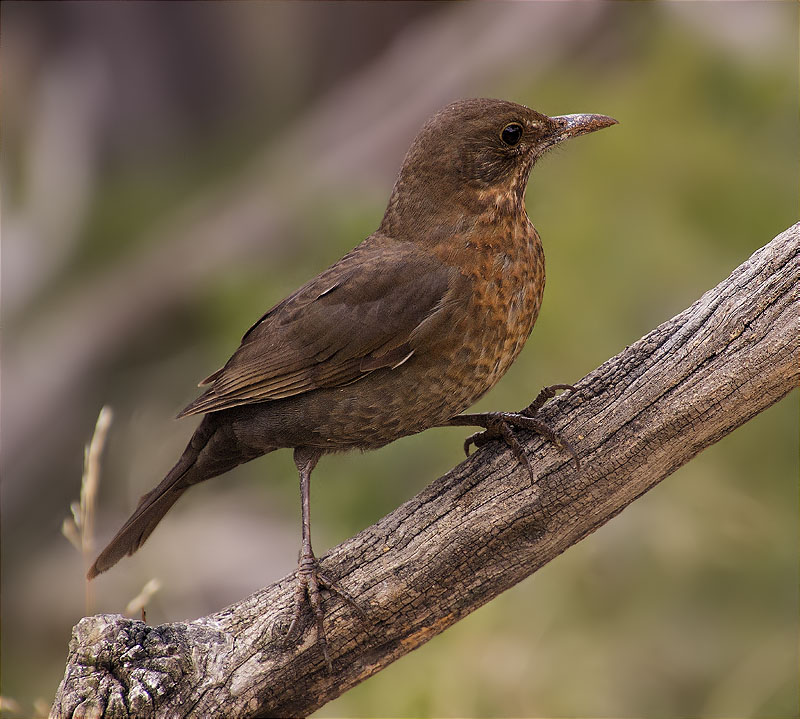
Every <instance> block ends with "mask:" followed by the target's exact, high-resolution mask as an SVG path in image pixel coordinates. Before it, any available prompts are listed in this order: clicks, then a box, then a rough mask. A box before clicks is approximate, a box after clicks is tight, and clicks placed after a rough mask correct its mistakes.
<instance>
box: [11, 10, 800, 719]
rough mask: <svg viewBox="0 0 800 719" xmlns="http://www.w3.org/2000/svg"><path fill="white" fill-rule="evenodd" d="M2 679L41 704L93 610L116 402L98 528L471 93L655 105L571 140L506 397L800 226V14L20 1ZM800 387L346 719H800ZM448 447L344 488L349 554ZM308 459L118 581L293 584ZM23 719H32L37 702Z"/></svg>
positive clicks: (206, 595) (545, 182)
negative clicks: (87, 587)
mask: <svg viewBox="0 0 800 719" xmlns="http://www.w3.org/2000/svg"><path fill="white" fill-rule="evenodd" d="M1 12H2V23H3V36H2V42H1V43H0V51H2V64H3V85H4V87H3V94H4V97H3V100H4V102H3V124H2V125H3V126H2V147H3V152H2V164H1V166H0V170H1V171H2V204H3V216H2V242H3V245H2V252H3V266H2V273H3V274H2V287H3V303H2V311H3V326H4V333H5V338H4V342H3V347H2V350H3V397H2V426H3V435H2V442H3V446H2V461H3V467H2V629H3V634H2V687H1V688H0V689H1V691H2V694H3V695H4V696H7V697H11V698H13V699H14V700H15V701H16V702H17V703H18V704H19V707H20V709H19V711H18V712H16V714H17V715H20V716H29V715H30V714H31V712H32V711H33V706H34V702H35V701H36V700H37V699H38V700H39V704H38V705H39V706H40V707H41V706H42V705H46V704H47V703H49V701H50V700H51V699H52V696H53V694H54V692H55V688H56V686H57V683H58V681H59V680H60V678H61V676H62V674H63V665H64V661H65V658H66V648H67V643H68V641H69V636H70V630H71V627H72V626H73V625H74V624H75V623H76V622H77V621H78V619H79V618H80V617H81V616H82V615H83V614H84V613H85V612H86V611H87V609H86V607H85V606H84V582H83V578H82V577H83V573H84V568H83V565H82V560H81V557H80V556H79V554H78V553H77V552H76V551H75V550H74V549H73V548H72V547H71V545H69V544H68V542H67V541H66V540H65V539H64V538H63V537H62V536H61V534H60V527H61V522H62V520H63V518H64V517H65V516H67V514H68V512H69V509H68V507H69V503H70V502H71V501H73V500H74V499H76V498H77V496H78V492H79V483H80V475H81V464H82V454H83V445H84V443H85V442H86V441H88V439H89V437H90V436H91V432H92V428H93V425H94V421H95V418H96V416H97V412H98V410H99V409H100V407H101V406H102V405H103V404H109V405H110V406H112V407H113V410H114V413H115V420H114V423H113V425H112V427H111V432H110V435H109V441H108V445H107V448H106V452H105V457H104V462H103V478H102V481H103V484H102V486H101V490H100V498H99V508H98V516H97V533H98V544H101V543H103V542H104V541H105V540H107V539H108V538H109V537H110V536H111V534H112V533H113V532H114V531H115V530H116V529H117V528H118V526H119V525H120V523H121V522H122V521H123V520H124V519H125V518H126V517H127V515H128V513H129V511H130V509H131V508H132V507H133V505H134V504H135V502H136V499H137V498H138V496H139V495H140V494H142V493H143V492H145V491H146V490H148V489H150V488H151V487H152V486H154V484H155V483H156V482H157V481H158V480H160V478H161V476H162V475H163V474H164V473H165V472H166V470H167V469H169V467H170V466H171V464H172V462H173V461H174V460H175V458H176V457H177V455H178V454H179V452H180V451H181V449H182V448H183V445H184V444H185V442H186V440H187V438H188V436H189V434H190V433H191V431H192V428H193V422H192V420H185V421H182V422H173V421H172V419H171V418H172V417H173V416H174V414H175V413H176V412H177V411H178V410H179V409H180V408H181V407H183V406H184V404H186V403H187V402H188V401H190V400H191V399H192V398H193V397H194V396H195V394H196V389H195V387H194V385H195V383H196V381H198V380H199V379H201V378H202V377H205V376H206V375H207V374H208V373H209V372H211V371H212V370H213V369H215V368H217V367H218V366H219V365H220V364H221V363H222V362H224V360H225V359H226V358H227V357H228V356H229V354H230V353H231V352H232V351H233V349H235V347H236V346H237V343H238V340H239V338H240V336H241V334H242V333H243V332H244V330H246V329H247V327H248V326H249V325H250V324H251V323H252V321H254V320H255V319H256V318H257V317H258V316H259V315H260V314H261V313H262V312H263V311H265V310H266V309H268V308H269V307H270V306H271V305H272V304H273V303H274V302H276V301H278V300H280V299H281V298H282V297H284V296H285V295H286V294H287V293H288V292H290V291H292V290H293V289H294V288H295V287H296V286H297V285H298V284H300V283H302V282H303V281H305V280H306V279H308V278H310V277H311V276H313V275H314V274H316V273H317V272H318V271H319V270H321V269H323V268H324V267H326V266H327V265H328V264H330V263H331V262H333V261H335V260H336V259H338V257H340V256H341V255H342V254H343V253H344V252H346V251H347V250H349V249H350V248H351V247H352V246H354V245H355V244H356V243H357V242H359V241H360V240H361V239H362V238H363V237H365V236H366V235H367V234H369V233H370V232H371V231H372V230H373V229H375V227H376V226H377V224H378V222H379V221H380V218H381V216H382V212H383V208H384V203H385V201H386V199H387V197H388V193H389V190H390V188H391V185H392V182H393V179H394V174H395V173H396V171H397V169H398V167H399V165H400V162H401V161H402V158H403V154H404V152H405V149H406V148H407V146H408V143H409V142H410V140H411V138H412V137H413V136H414V134H415V133H416V131H417V129H418V128H419V127H420V126H421V125H422V123H423V122H424V121H425V119H426V118H427V117H428V116H429V115H430V114H432V113H433V112H434V111H436V110H437V109H438V108H439V107H441V106H443V105H445V104H446V103H448V102H450V101H452V100H454V99H457V98H460V97H470V96H489V97H502V98H506V99H510V100H515V101H517V102H521V103H524V104H527V105H529V106H531V107H534V108H536V109H538V110H541V111H543V112H546V113H549V114H566V113H572V112H597V113H604V114H608V115H612V116H614V117H616V118H617V119H618V120H619V121H620V125H619V127H615V128H612V129H610V130H607V131H605V132H602V133H598V134H597V135H592V136H591V137H588V138H583V139H580V140H576V141H575V142H571V143H568V144H567V145H565V146H563V148H559V150H558V151H555V152H553V153H551V155H550V156H548V157H547V158H545V159H544V160H543V161H542V162H541V163H540V164H539V165H538V166H537V168H536V169H535V170H534V173H533V178H532V180H531V183H530V186H529V191H528V198H527V201H528V212H529V214H530V216H531V218H532V220H533V221H534V223H535V224H536V226H537V228H538V229H539V231H540V233H541V235H542V238H543V242H544V245H545V251H546V254H547V262H548V287H547V291H546V293H545V301H544V305H543V308H542V313H541V315H540V319H539V321H538V324H537V326H536V329H535V330H534V333H533V335H532V337H531V340H530V342H529V343H528V345H527V347H526V349H525V351H524V352H523V354H522V355H521V357H520V359H519V360H518V361H517V363H516V364H515V366H514V367H513V368H512V369H511V371H510V372H509V373H508V375H507V377H506V378H505V379H504V380H503V381H502V382H501V383H500V384H499V386H498V387H497V388H496V389H495V390H493V391H492V392H491V393H490V394H489V395H488V396H487V397H485V398H484V399H483V400H482V401H481V402H480V403H479V405H477V408H478V409H499V408H503V409H514V408H518V407H519V406H522V405H523V404H525V402H527V401H528V399H529V398H532V397H533V396H534V395H535V394H536V392H537V391H538V389H539V388H540V387H541V386H543V385H546V384H551V383H560V382H575V381H577V380H578V379H580V378H581V377H582V376H583V375H584V374H586V373H587V372H589V371H590V370H592V369H593V368H595V367H596V366H597V365H599V364H600V363H602V362H603V361H605V360H606V359H607V358H608V357H610V356H611V355H613V354H615V353H617V352H618V351H620V350H621V349H622V348H623V347H624V346H625V345H626V344H630V343H632V342H634V341H635V340H636V339H638V338H639V337H640V336H641V335H643V334H644V333H646V332H647V331H649V330H650V329H652V328H653V327H655V326H656V325H657V324H658V323H660V322H662V321H664V320H666V319H668V318H669V317H671V316H673V315H674V314H676V313H677V312H679V311H680V310H682V309H683V308H685V307H686V306H688V305H689V304H690V303H691V302H693V301H694V300H695V299H696V298H697V297H699V296H700V295H701V294H702V293H703V292H704V291H705V290H707V289H709V288H710V287H712V286H714V285H715V284H716V283H718V282H719V281H721V280H722V279H724V278H725V277H726V276H727V275H728V274H729V272H730V271H731V270H732V269H733V268H734V267H736V266H737V265H739V264H740V263H741V262H743V261H744V260H745V259H746V258H747V257H748V256H749V255H750V254H751V253H752V252H753V251H755V250H756V249H758V248H759V247H760V246H762V245H764V244H766V243H767V242H768V241H769V240H770V239H772V237H773V236H774V235H776V234H778V233H779V232H780V231H782V230H783V229H785V228H786V227H788V226H789V225H790V224H792V223H793V222H795V221H796V220H797V206H798V132H797V130H798V117H797V94H798V69H797V57H798V47H797V44H798V43H797V21H798V17H797V15H798V11H797V5H796V4H794V3H761V2H757V3H756V2H754V3H749V2H734V3H727V2H720V3H582V2H575V3H573V2H562V3H535V2H531V3H460V4H438V3H380V4H378V3H375V4H373V3H346V4H345V3H322V4H311V3H264V4H262V3H224V4H217V3H202V4H159V3H141V4H137V3H125V4H95V3H58V4H50V3H3V6H2V11H1ZM797 435H798V414H797V393H793V394H792V395H791V397H790V398H788V399H786V400H784V401H783V402H781V403H779V404H778V405H776V406H775V407H773V408H772V409H770V410H768V411H766V412H764V413H763V414H762V415H760V416H758V417H757V418H755V419H754V420H752V421H751V422H750V423H748V424H747V425H745V426H744V427H742V428H741V429H739V430H737V431H736V432H735V434H734V435H732V436H729V437H728V438H726V439H725V440H723V441H721V442H720V443H718V444H717V445H716V446H714V447H712V448H710V449H708V450H707V451H706V452H704V453H703V454H702V455H700V456H699V457H697V458H696V459H695V460H694V461H693V462H691V463H690V464H689V465H687V466H686V467H684V468H683V469H681V470H680V471H678V472H677V473H675V474H674V475H673V476H672V477H670V478H668V479H667V480H666V481H665V482H664V483H663V484H662V485H660V486H659V487H657V488H656V489H654V490H653V491H651V492H650V493H648V494H647V495H646V496H644V497H642V498H641V499H639V500H638V501H636V502H635V503H634V504H633V505H631V506H630V507H629V508H628V509H626V510H625V512H623V513H622V514H621V515H620V516H618V517H617V518H615V519H614V520H613V521H612V522H610V523H609V524H608V525H606V526H605V527H603V528H602V529H600V530H599V531H597V532H595V533H594V534H592V535H591V536H590V537H588V538H587V539H586V540H585V541H583V542H582V543H581V544H579V545H577V546H575V547H573V548H572V549H570V550H569V551H568V552H567V553H565V554H564V555H563V556H561V557H559V558H558V559H557V560H555V561H554V562H552V563H551V564H550V565H548V566H546V567H545V568H544V569H542V570H541V571H540V572H538V573H537V574H536V575H535V576H534V577H533V578H531V579H529V580H527V581H525V582H523V583H522V584H520V585H518V586H517V587H515V588H514V589H513V590H511V591H509V592H507V593H506V594H504V595H502V596H501V597H499V598H498V599H496V600H495V601H493V602H491V603H490V604H489V605H487V606H486V607H484V608H482V609H480V610H479V611H477V612H475V613H474V614H473V615H471V616H470V617H468V618H467V619H466V620H464V621H462V622H460V623H459V624H458V625H456V626H455V627H453V628H452V629H450V630H448V631H447V632H445V633H444V634H443V635H441V636H439V637H437V638H435V639H433V640H432V641H431V642H430V643H428V644H427V645H425V646H424V647H422V648H421V649H419V650H417V651H415V652H413V653H412V654H411V655H409V656H407V657H405V658H403V659H402V660H400V661H398V662H397V663H395V664H394V665H393V666H391V667H389V668H388V669H387V670H386V671H384V672H382V673H381V674H379V675H377V676H376V677H374V678H372V679H370V680H368V681H367V682H365V683H363V684H362V685H360V686H359V687H357V688H355V689H354V690H352V691H350V692H348V693H347V694H346V695H344V696H343V697H341V698H340V699H338V700H337V701H335V702H332V703H331V704H329V705H328V706H326V707H324V708H323V709H321V710H320V711H319V712H318V714H317V715H318V716H443V717H446V716H469V717H472V716H474V717H483V716H487V717H488V716H532V717H533V716H578V715H580V716H588V717H599V716H620V717H653V718H659V717H682V716H712V717H716V716H719V717H723V716H725V717H730V716H736V717H775V716H781V717H788V716H797V715H798V689H797V667H798V649H797V636H798V489H797V474H798V473H797V470H798V467H797ZM464 436H465V432H464V431H462V430H458V429H447V430H444V429H439V430H432V431H428V432H425V433H423V434H422V435H419V436H415V437H410V438H407V439H404V440H401V441H399V442H396V443H394V444H393V445H390V446H388V447H386V448H384V449H382V450H380V451H377V452H372V453H370V454H365V455H355V454H353V455H345V456H338V457H331V458H326V459H325V460H324V461H323V462H322V464H321V466H320V468H319V469H318V470H317V472H316V473H315V486H314V491H313V497H312V503H313V507H314V510H313V511H314V531H315V547H316V548H317V550H318V551H319V552H320V553H322V552H324V551H325V549H326V548H327V547H330V546H332V545H334V544H336V543H338V542H340V541H342V540H344V539H345V538H347V537H349V536H351V535H352V534H354V533H356V532H357V531H359V530H360V529H362V528H363V527H365V526H367V525H369V524H371V523H372V522H374V521H376V520H377V519H378V518H379V517H381V516H382V515H384V514H385V513H387V512H390V511H391V510H392V509H394V508H395V507H396V506H397V505H398V504H400V503H401V502H402V501H404V500H405V499H407V498H408V497H410V496H412V495H413V494H414V493H416V492H417V491H419V490H420V489H421V488H422V487H424V486H425V485H426V484H427V483H428V482H429V481H430V480H431V479H433V478H434V477H436V476H438V475H439V474H441V473H443V472H444V471H446V470H447V469H449V468H450V467H451V466H453V465H454V464H456V463H457V462H459V461H460V459H461V444H462V441H463V438H464ZM296 484H297V479H296V473H295V471H294V467H293V465H292V461H291V456H290V453H289V452H280V453H275V454H273V455H270V456H268V457H266V458H264V459H262V460H259V461H257V462H253V463H250V464H248V465H245V466H243V467H240V468H238V469H237V470H235V471H234V472H231V473H230V474H229V475H226V477H225V479H224V480H218V481H215V482H211V483H208V484H207V486H200V487H197V488H195V489H193V490H192V492H190V493H188V495H187V496H186V497H185V498H184V499H182V501H181V502H180V503H179V504H178V505H177V506H176V508H175V509H174V510H173V511H172V512H171V513H170V515H169V516H168V518H167V519H166V520H165V521H164V522H163V524H162V525H161V526H160V527H159V529H158V531H157V532H156V533H155V534H154V536H153V537H152V538H151V539H150V541H149V542H148V543H147V545H146V546H145V547H144V548H143V549H142V550H141V551H140V552H139V553H138V554H137V555H136V556H135V557H133V558H131V559H128V560H125V561H124V562H122V563H121V564H120V565H118V566H117V567H116V568H115V569H114V570H113V571H111V572H109V573H108V574H105V575H103V576H102V577H101V578H99V579H98V580H97V581H96V582H95V583H94V587H93V604H92V606H91V607H90V610H91V611H93V612H97V611H105V612H121V611H123V609H124V607H125V604H126V603H127V601H128V600H129V599H130V598H132V597H133V596H134V595H136V594H137V593H138V592H139V590H140V588H141V587H142V585H143V584H144V583H145V582H146V581H147V580H148V579H150V578H152V577H158V578H159V579H161V581H162V584H163V588H162V589H161V591H160V592H159V593H158V594H156V596H155V597H154V598H153V600H152V601H151V602H150V604H149V606H148V621H150V622H151V623H163V622H169V621H179V620H186V619H192V618H194V617H196V616H199V615H202V614H206V613H209V612H212V611H215V610H217V609H220V608H221V607H223V606H224V605H226V604H229V603H231V602H233V601H236V600H238V599H240V598H242V597H244V596H246V595H247V594H248V593H250V592H252V591H254V590H256V589H257V588H259V587H261V586H263V585H265V584H267V583H269V582H272V581H274V580H276V579H278V578H279V577H281V576H283V575H284V574H285V573H287V572H289V571H292V569H293V567H294V562H295V558H296V554H297V547H298V545H299V498H298V496H297V487H296ZM14 714H15V712H13V711H12V712H9V714H8V715H9V716H13V715H14Z"/></svg>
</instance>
